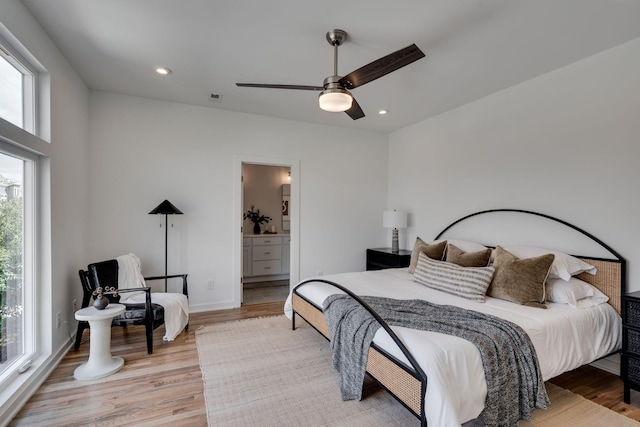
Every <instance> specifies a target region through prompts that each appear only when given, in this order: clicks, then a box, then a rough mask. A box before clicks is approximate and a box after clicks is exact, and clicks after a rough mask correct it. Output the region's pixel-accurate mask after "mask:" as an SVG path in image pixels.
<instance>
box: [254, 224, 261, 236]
mask: <svg viewBox="0 0 640 427" xmlns="http://www.w3.org/2000/svg"><path fill="white" fill-rule="evenodd" d="M253 234H260V224H258V223H257V222H256V223H255V224H253Z"/></svg>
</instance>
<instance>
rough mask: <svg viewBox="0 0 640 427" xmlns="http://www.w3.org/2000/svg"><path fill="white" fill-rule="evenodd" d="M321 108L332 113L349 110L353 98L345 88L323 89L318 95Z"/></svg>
mask: <svg viewBox="0 0 640 427" xmlns="http://www.w3.org/2000/svg"><path fill="white" fill-rule="evenodd" d="M318 103H319V104H320V108H322V109H323V110H325V111H330V112H332V113H339V112H342V111H347V110H348V109H349V108H351V104H353V98H352V97H351V95H349V93H348V92H347V91H345V90H338V89H334V90H332V89H328V90H324V91H322V93H321V94H320V96H319V97H318Z"/></svg>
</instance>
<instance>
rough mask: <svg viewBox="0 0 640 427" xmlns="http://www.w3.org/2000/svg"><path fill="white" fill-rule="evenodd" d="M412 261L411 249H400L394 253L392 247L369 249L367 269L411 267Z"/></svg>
mask: <svg viewBox="0 0 640 427" xmlns="http://www.w3.org/2000/svg"><path fill="white" fill-rule="evenodd" d="M410 262H411V251H406V250H404V249H400V251H399V252H396V253H394V252H391V248H375V249H367V271H369V270H384V269H385V268H402V267H409V263H410Z"/></svg>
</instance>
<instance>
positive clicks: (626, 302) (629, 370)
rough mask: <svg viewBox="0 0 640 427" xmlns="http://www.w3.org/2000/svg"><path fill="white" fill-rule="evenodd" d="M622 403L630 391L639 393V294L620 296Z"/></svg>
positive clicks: (626, 399) (625, 400)
mask: <svg viewBox="0 0 640 427" xmlns="http://www.w3.org/2000/svg"><path fill="white" fill-rule="evenodd" d="M621 368H622V369H621V376H622V380H623V381H624V403H629V402H630V399H631V389H634V390H638V391H640V292H632V293H629V294H626V295H623V296H622V367H621Z"/></svg>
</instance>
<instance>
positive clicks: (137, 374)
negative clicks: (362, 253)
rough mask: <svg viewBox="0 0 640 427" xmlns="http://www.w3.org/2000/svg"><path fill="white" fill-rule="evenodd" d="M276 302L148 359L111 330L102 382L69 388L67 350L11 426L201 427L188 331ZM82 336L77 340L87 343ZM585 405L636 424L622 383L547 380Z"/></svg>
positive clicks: (132, 337) (136, 344)
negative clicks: (113, 363)
mask: <svg viewBox="0 0 640 427" xmlns="http://www.w3.org/2000/svg"><path fill="white" fill-rule="evenodd" d="M282 306H283V302H282V301H280V302H269V303H263V304H256V305H248V306H244V307H242V308H238V309H232V310H220V311H215V312H207V313H193V314H191V317H190V327H189V331H188V332H184V333H182V334H181V335H180V336H178V337H177V338H176V340H175V341H173V342H171V343H166V342H163V341H162V335H163V333H164V328H162V327H160V328H159V329H158V330H156V332H155V333H154V353H153V354H152V355H147V352H146V342H145V334H144V328H142V327H134V328H129V330H128V331H125V330H123V329H122V328H113V330H112V354H113V355H114V356H122V357H124V359H125V366H124V368H122V370H121V371H120V372H118V373H116V374H114V375H111V376H109V377H106V378H103V379H100V380H95V381H76V380H74V379H73V371H74V369H75V368H76V367H77V366H78V365H80V364H81V363H82V362H85V361H86V360H87V358H88V356H89V343H88V342H83V344H82V345H81V346H80V349H79V350H78V351H75V350H73V349H72V350H70V351H69V353H68V354H67V355H66V356H65V358H64V359H63V360H62V362H61V363H60V365H59V366H58V367H57V368H56V369H55V370H54V372H53V373H52V374H51V376H50V377H49V378H48V379H47V380H46V381H45V383H44V384H43V385H42V386H41V387H40V389H39V390H38V392H37V393H36V394H34V395H33V397H32V398H31V399H30V400H29V402H28V403H27V404H26V405H25V406H24V408H22V410H21V411H20V413H19V414H18V415H17V416H16V417H15V418H14V420H13V421H12V422H11V424H9V425H10V426H47V427H49V426H88V425H92V426H107V425H108V426H123V425H129V426H134V425H135V426H169V425H171V426H174V427H177V426H206V425H207V417H206V413H205V408H204V398H203V386H202V377H201V374H200V365H199V363H198V352H197V349H196V343H195V331H196V330H197V329H198V328H199V327H201V326H204V325H210V324H213V323H219V322H227V321H232V320H239V319H247V318H251V317H260V316H273V315H279V314H282ZM88 337H89V331H85V335H84V339H85V341H87V340H88ZM552 382H553V383H554V384H557V385H559V386H561V387H564V388H566V389H568V390H571V391H573V392H574V393H577V394H581V395H582V396H584V397H585V398H587V399H591V400H592V401H594V402H596V403H598V404H600V405H603V406H606V407H608V408H610V409H612V410H614V411H616V412H619V413H622V414H624V415H626V416H628V417H630V418H633V419H635V420H639V421H640V393H636V392H633V391H632V402H631V405H626V404H624V403H622V392H623V390H622V381H621V380H620V379H619V378H618V377H616V376H615V375H611V374H609V373H606V372H604V371H601V370H599V369H596V368H593V367H590V366H586V367H582V368H579V369H577V370H575V371H572V372H568V373H566V374H564V375H561V376H559V377H557V378H555V379H553V380H552Z"/></svg>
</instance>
